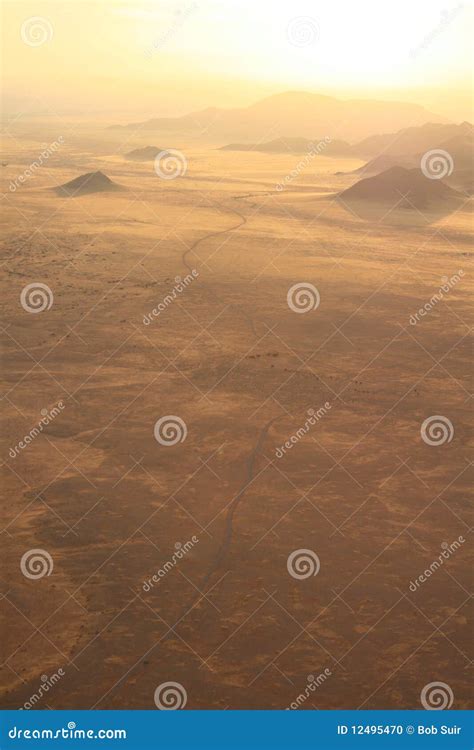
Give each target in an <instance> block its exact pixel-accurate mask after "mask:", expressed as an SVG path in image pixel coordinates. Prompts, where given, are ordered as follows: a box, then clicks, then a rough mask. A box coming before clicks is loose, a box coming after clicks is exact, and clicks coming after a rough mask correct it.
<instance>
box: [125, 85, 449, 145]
mask: <svg viewBox="0 0 474 750" xmlns="http://www.w3.org/2000/svg"><path fill="white" fill-rule="evenodd" d="M443 121H444V118H441V117H438V116H437V115H435V114H433V113H432V112H429V111H427V110H426V109H425V108H424V107H422V106H421V105H419V104H411V103H406V102H391V101H375V100H369V99H349V100H342V99H336V98H334V97H331V96H322V95H320V94H312V93H307V92H301V91H288V92H285V93H282V94H275V95H273V96H269V97H267V98H265V99H262V100H260V101H258V102H256V103H255V104H251V105H250V106H248V107H238V108H233V109H221V108H218V107H209V108H207V109H203V110H201V111H198V112H192V113H190V114H188V115H184V116H182V117H157V118H153V119H150V120H146V121H145V122H135V123H130V124H128V125H112V126H111V127H112V128H121V129H125V130H135V129H137V128H140V130H141V131H142V132H143V131H152V132H156V133H173V134H174V135H180V136H193V137H194V136H203V135H204V136H206V137H207V138H208V139H214V140H222V139H224V138H228V139H231V138H239V139H240V138H244V139H245V140H251V139H252V140H254V141H259V140H271V138H272V137H273V138H279V137H289V138H314V134H315V133H317V134H318V135H320V136H321V137H322V138H324V137H325V136H329V137H331V138H332V139H342V140H349V141H355V140H360V139H362V138H367V137H368V136H371V135H372V134H373V133H387V132H390V131H393V130H398V129H400V128H407V127H409V126H412V125H421V124H423V123H425V122H432V123H439V122H443ZM382 137H383V136H382Z"/></svg>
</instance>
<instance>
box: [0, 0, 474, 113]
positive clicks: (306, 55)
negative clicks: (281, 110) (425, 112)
mask: <svg viewBox="0 0 474 750" xmlns="http://www.w3.org/2000/svg"><path fill="white" fill-rule="evenodd" d="M2 33H3V71H4V78H5V79H6V80H5V84H4V89H5V91H6V93H5V98H4V105H5V108H6V109H7V111H22V110H29V111H39V110H41V109H48V108H51V109H55V110H56V111H69V112H74V111H78V112H83V113H85V114H87V113H90V114H91V116H93V115H94V114H95V112H96V111H101V112H105V113H107V112H108V113H111V114H112V113H114V114H115V113H118V112H123V113H125V114H126V113H136V114H139V115H142V114H144V113H146V114H147V115H166V114H184V113H186V112H188V111H191V110H193V109H199V108H203V107H206V106H240V105H245V104H249V103H251V102H253V101H255V100H257V99H258V98H260V97H262V96H265V95H268V94H270V93H276V92H280V91H285V90H289V89H291V90H307V91H314V92H318V93H325V94H332V95H335V96H342V97H344V98H348V97H367V98H381V99H394V98H396V99H400V100H406V101H417V102H419V103H422V104H424V105H425V106H427V107H428V108H429V109H431V110H432V111H435V112H437V113H439V114H442V115H444V116H448V117H452V118H453V119H470V118H471V109H470V88H471V71H470V65H471V58H470V39H471V38H472V6H471V5H470V3H469V2H460V1H458V0H357V2H355V1H354V0H326V2H316V1H315V0H310V1H308V0H304V1H303V2H301V1H300V0H220V1H218V0H129V1H127V0H92V1H89V0H34V1H30V0H4V2H3V32H2ZM40 42H41V43H40ZM126 119H127V118H126Z"/></svg>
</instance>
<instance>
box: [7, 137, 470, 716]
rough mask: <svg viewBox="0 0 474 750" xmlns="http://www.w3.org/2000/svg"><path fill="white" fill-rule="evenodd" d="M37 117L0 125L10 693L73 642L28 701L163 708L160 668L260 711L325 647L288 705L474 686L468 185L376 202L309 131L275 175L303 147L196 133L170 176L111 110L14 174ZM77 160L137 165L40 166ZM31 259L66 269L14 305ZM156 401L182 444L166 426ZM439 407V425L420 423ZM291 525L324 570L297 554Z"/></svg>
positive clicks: (195, 698) (404, 697) (389, 702)
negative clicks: (96, 131)
mask: <svg viewBox="0 0 474 750" xmlns="http://www.w3.org/2000/svg"><path fill="white" fill-rule="evenodd" d="M31 138H32V136H31V134H30V135H29V136H28V134H27V133H25V132H22V133H21V135H19V136H18V137H17V138H12V137H11V138H8V139H7V143H6V144H5V161H6V162H8V165H7V166H5V167H3V168H2V172H1V174H2V192H3V193H4V198H3V204H4V209H5V210H4V212H3V214H2V215H3V219H2V222H3V227H2V229H3V233H2V234H3V243H2V264H3V271H4V274H5V284H4V291H3V297H2V313H3V327H4V330H3V420H4V421H3V431H2V432H3V436H4V440H3V448H2V459H3V463H4V466H3V474H4V479H3V487H4V493H5V494H4V500H3V503H2V510H1V516H2V529H3V530H4V532H3V534H2V559H3V562H4V564H5V566H4V575H3V583H2V593H3V594H4V597H3V599H2V602H1V604H2V609H3V612H4V616H5V618H6V621H7V624H8V627H7V624H5V625H3V626H2V633H4V634H6V637H5V638H4V639H3V640H2V663H3V666H2V669H1V672H0V674H1V682H2V693H3V698H2V705H3V706H4V707H9V708H10V707H11V708H15V707H20V706H22V705H23V704H24V703H25V701H28V700H29V698H30V697H31V696H32V695H33V694H34V693H36V692H38V689H39V686H40V685H41V683H42V680H43V681H44V679H43V678H44V677H45V676H51V675H53V674H54V673H57V671H58V669H62V670H63V671H64V676H62V677H61V679H60V680H59V681H58V682H57V683H56V684H55V686H54V687H53V688H51V689H50V690H49V691H48V693H47V694H45V695H43V697H42V698H41V699H40V702H39V703H38V704H37V706H36V707H40V708H47V707H52V708H90V707H92V706H94V707H98V708H150V709H151V708H154V707H155V703H154V691H155V689H156V687H157V686H158V685H160V684H161V683H163V682H167V681H175V682H178V683H180V684H181V685H182V686H183V687H184V689H185V690H186V693H187V707H188V708H222V709H224V708H227V707H228V708H272V709H276V708H285V707H287V706H288V705H290V704H291V703H292V702H293V701H295V700H296V698H297V696H298V695H299V694H301V693H304V691H305V688H306V687H307V685H308V676H310V675H314V676H317V675H319V674H320V673H322V672H324V670H325V669H326V670H327V671H328V672H329V673H330V674H329V676H327V679H325V681H324V682H323V683H322V684H321V685H320V686H319V687H318V688H317V689H316V690H314V691H309V697H307V699H305V701H304V702H303V703H302V705H301V708H302V709H311V708H326V709H327V708H357V707H361V708H419V707H420V693H421V690H422V688H423V687H424V686H425V685H427V684H428V683H431V682H434V681H442V682H444V683H446V684H447V685H449V687H450V689H451V690H452V693H453V695H454V703H453V707H454V708H465V707H467V706H468V702H469V687H468V686H469V682H470V678H472V666H471V658H472V657H471V654H470V648H471V644H470V638H469V632H470V628H469V584H470V574H469V562H468V557H469V552H468V549H469V547H470V544H469V542H470V537H469V526H470V519H469V509H468V488H469V485H470V481H472V477H470V476H469V474H470V471H469V446H468V422H469V414H470V409H469V405H470V402H469V394H470V390H471V389H470V377H469V376H470V367H469V326H468V321H469V312H470V310H469V287H470V281H471V270H470V255H471V242H470V228H471V220H470V214H469V212H468V208H469V206H468V205H464V204H463V205H462V206H460V207H458V208H457V209H456V211H455V212H453V213H450V214H448V215H444V216H442V215H441V214H440V213H438V214H437V215H436V214H424V215H421V214H419V213H418V212H416V211H407V210H403V211H401V210H398V209H396V208H395V209H393V210H390V208H391V207H388V211H387V212H384V214H385V215H384V214H382V216H380V213H379V214H378V216H377V219H374V220H371V219H370V216H367V212H366V211H364V214H365V215H359V214H358V212H357V211H355V212H354V211H353V210H352V209H351V208H349V207H348V208H346V207H344V206H343V205H341V204H340V203H339V202H338V201H337V200H336V199H335V196H336V194H337V192H338V191H339V190H341V189H343V188H344V187H348V186H349V185H350V184H352V183H353V182H354V179H355V178H354V176H350V175H346V176H344V175H339V176H335V174H334V173H335V172H336V171H348V170H350V169H353V168H355V167H357V166H359V165H360V163H361V162H358V161H355V160H341V159H329V158H326V157H324V156H318V157H317V158H316V159H315V160H314V161H313V162H312V163H311V164H310V165H309V166H308V167H307V168H306V170H305V171H304V173H303V174H301V175H300V176H299V177H298V178H297V179H296V180H293V181H290V182H289V184H288V186H287V188H286V189H285V190H283V191H278V190H277V189H276V185H277V183H279V182H281V181H282V180H283V179H284V177H285V175H287V174H289V173H290V172H291V170H292V169H294V167H295V161H297V158H296V157H295V156H283V155H282V156H274V155H272V156H270V155H266V154H253V153H231V152H220V151H217V150H214V149H211V148H206V149H204V148H202V147H199V146H197V145H196V144H181V143H180V144H176V145H177V147H179V148H180V149H182V150H183V152H184V153H185V154H186V157H187V160H188V171H187V174H186V176H184V177H179V178H177V179H174V180H168V181H167V180H163V179H160V178H159V177H158V176H157V175H156V174H155V172H154V170H153V164H152V163H134V162H127V161H125V160H124V159H123V158H122V157H120V156H118V155H117V154H116V153H115V152H116V151H117V147H116V144H112V145H110V143H109V145H108V148H107V149H106V148H105V147H104V143H106V142H107V134H106V132H105V131H101V132H100V135H97V137H96V139H95V140H94V141H92V140H91V136H90V135H88V136H87V137H84V140H83V141H80V139H79V140H78V139H77V138H76V140H75V141H74V142H72V143H71V142H70V141H68V138H67V137H66V144H65V146H64V147H63V148H62V149H61V150H60V151H59V152H58V153H57V154H56V155H55V156H54V158H53V157H52V158H51V161H50V162H48V163H47V164H46V165H45V166H44V167H42V168H41V169H40V170H38V171H37V172H36V174H35V176H34V177H33V178H31V179H29V180H27V181H26V183H25V184H24V185H21V187H19V188H18V189H17V190H16V191H15V192H12V191H11V190H10V189H9V184H10V181H11V180H14V179H15V177H16V176H17V175H18V174H19V173H21V172H22V171H23V169H25V167H26V166H27V165H28V164H29V163H30V162H31V160H32V159H33V158H34V157H35V154H37V153H38V149H39V148H40V144H41V143H42V142H44V140H45V136H44V134H43V133H41V134H40V135H39V136H37V139H36V140H31ZM38 138H40V139H41V140H40V141H39V140H38ZM154 140H156V141H159V138H156V139H153V142H154ZM140 145H146V142H143V143H135V142H133V143H129V144H123V146H122V150H123V151H127V150H130V149H131V148H132V147H137V146H140ZM157 145H165V146H167V147H169V146H170V145H171V144H169V143H165V144H161V143H157ZM95 170H102V171H103V172H104V173H105V174H107V175H108V176H109V177H110V178H111V179H113V180H114V181H115V182H117V183H119V184H120V185H123V186H124V187H126V188H127V191H126V192H120V193H110V194H108V193H103V194H97V195H89V196H83V197H77V198H60V197H58V196H57V195H55V194H54V193H53V192H52V191H51V190H50V188H51V187H54V186H56V185H59V184H62V183H65V182H67V181H68V180H70V179H73V178H74V177H77V176H78V175H79V174H81V173H84V172H89V171H95ZM369 213H370V211H369ZM191 269H196V271H197V273H198V275H197V277H196V278H195V279H194V280H193V281H192V282H191V283H189V285H187V286H186V288H184V290H183V291H182V292H178V294H177V295H176V299H175V300H173V301H172V303H171V304H168V305H166V306H165V309H164V310H163V311H162V312H161V314H160V315H159V316H157V317H156V316H155V317H153V319H152V322H151V323H149V324H148V325H145V324H144V322H143V318H144V316H145V315H147V314H149V313H150V312H151V311H152V310H153V308H156V307H157V305H158V304H159V303H160V302H162V301H163V300H164V299H165V297H166V296H167V295H168V294H170V293H171V292H172V290H173V287H174V286H175V284H176V281H175V279H176V277H180V278H181V279H183V278H184V277H185V276H186V275H187V274H189V273H190V270H191ZM459 270H463V271H464V274H465V275H464V276H463V277H462V279H461V281H460V282H459V283H457V284H456V285H455V287H454V288H453V289H451V290H450V291H449V293H448V294H445V295H444V298H443V299H442V300H441V301H439V302H438V303H437V304H435V305H434V306H433V309H432V310H431V311H430V313H429V314H428V315H427V316H426V317H424V318H423V319H422V320H421V322H419V323H418V324H417V325H410V322H409V320H410V316H411V315H412V314H414V313H416V311H417V310H418V309H419V308H420V307H422V305H424V304H425V303H426V302H428V301H429V300H430V298H431V297H432V296H433V294H434V293H435V292H437V291H438V290H439V288H440V286H441V284H442V283H443V282H442V279H443V278H444V277H446V276H447V277H451V276H452V275H453V274H454V273H458V271H459ZM33 282H41V283H43V284H46V285H48V287H50V289H51V290H52V292H53V293H54V302H53V304H52V306H51V308H50V309H48V310H45V311H43V312H41V313H38V314H31V313H29V312H27V311H25V310H24V309H23V307H22V305H21V303H20V294H21V292H22V289H23V288H24V287H25V286H26V285H27V284H30V283H33ZM300 282H310V283H311V284H313V285H314V286H316V287H317V289H318V291H319V294H320V304H319V307H317V309H314V310H312V311H310V312H307V313H305V314H298V313H295V312H294V311H292V309H290V307H289V305H288V303H287V293H288V290H289V288H290V287H292V286H293V285H294V284H296V283H300ZM60 401H61V402H62V403H63V405H64V408H63V410H62V411H61V413H60V414H59V415H58V416H56V417H55V418H54V420H52V421H51V422H50V424H49V425H48V426H47V427H45V429H44V430H43V431H42V433H41V434H39V435H38V436H36V437H35V438H34V439H33V440H32V442H31V443H30V444H29V445H27V446H26V447H25V448H24V449H20V450H19V451H18V452H17V453H16V455H15V456H14V457H13V458H12V456H11V453H10V451H11V449H12V447H14V446H16V445H18V443H19V441H20V440H22V439H23V438H24V436H25V435H27V434H28V433H30V431H31V430H32V428H34V427H35V425H37V424H38V422H39V420H40V419H41V410H42V409H48V410H51V409H52V408H53V407H54V406H55V405H57V404H58V402H60ZM325 403H328V404H329V406H330V408H327V409H326V413H325V414H324V416H322V417H321V419H320V420H319V421H318V422H317V423H316V424H315V425H314V426H312V427H311V428H310V429H309V430H308V432H307V433H306V434H305V435H304V436H303V437H301V438H300V439H297V440H296V441H295V442H294V444H292V447H291V448H290V449H287V450H286V452H285V453H284V455H283V456H282V457H279V458H278V457H277V455H276V450H277V448H278V447H279V446H281V445H283V444H284V443H285V441H287V440H289V439H290V437H291V436H292V435H295V433H296V431H297V430H298V429H299V428H300V427H302V426H303V425H304V424H305V420H306V419H307V418H308V410H310V409H314V410H315V411H317V410H318V409H320V408H321V407H322V406H323V405H324V404H325ZM165 415H175V416H178V417H179V418H180V419H182V420H183V421H184V423H185V424H186V428H187V436H186V439H185V440H184V441H183V442H180V443H177V444H176V445H173V446H164V445H161V444H160V443H159V442H157V440H156V439H155V437H154V426H155V423H156V421H157V420H158V419H159V418H160V417H162V416H165ZM432 415H442V416H443V417H446V418H448V419H449V420H450V422H451V423H452V425H453V426H454V436H453V438H452V440H451V441H450V442H449V443H445V444H442V445H436V446H431V445H428V444H426V443H425V442H424V441H423V440H422V438H421V434H420V428H421V425H422V423H423V421H424V420H425V419H426V418H428V417H430V416H432ZM460 536H461V537H462V538H463V539H465V540H466V542H465V543H464V542H463V543H462V544H461V546H460V548H459V549H458V550H457V551H456V552H454V553H453V554H452V555H450V557H449V559H446V560H444V563H443V565H442V566H441V569H439V570H437V571H436V572H435V574H433V575H432V576H431V577H430V578H429V579H428V580H427V581H426V582H425V583H423V584H422V585H420V586H419V587H418V588H417V589H416V591H412V590H410V581H414V580H415V579H416V578H417V577H418V576H419V575H420V574H422V573H423V571H424V570H425V569H426V568H427V567H429V565H430V564H431V563H432V561H433V560H437V559H438V556H439V555H440V553H441V552H442V551H443V547H442V545H443V543H448V544H451V543H452V542H453V541H454V540H456V539H458V537H460ZM193 537H196V538H197V539H198V542H196V543H195V544H193V546H192V549H190V550H189V551H188V552H186V554H183V555H182V559H180V560H178V561H177V563H176V565H173V566H172V568H171V569H170V570H169V571H168V572H167V573H166V575H165V576H164V577H163V578H162V579H161V580H160V582H159V583H155V584H154V585H153V586H152V587H151V588H150V590H149V591H145V590H144V589H143V583H144V582H145V581H146V580H148V579H150V578H151V577H152V576H153V574H156V573H157V571H158V570H159V569H160V568H162V567H163V565H164V564H165V563H166V561H168V560H171V559H172V556H173V553H175V552H176V549H177V547H176V545H177V544H181V545H185V544H186V543H187V542H188V541H189V540H191V539H192V538H193ZM35 548H39V549H41V550H46V551H47V552H48V553H49V554H50V555H51V558H52V560H53V562H54V568H53V570H52V572H51V575H49V576H44V577H42V578H40V579H31V578H28V577H26V576H25V575H23V574H22V571H21V569H20V560H21V558H22V556H23V555H24V553H25V552H27V551H28V550H31V549H35ZM300 549H309V550H311V551H313V552H314V553H316V554H317V556H318V558H319V561H320V570H319V572H318V574H317V575H311V576H309V577H307V578H304V579H301V580H300V579H296V578H294V577H292V576H291V575H290V574H289V572H288V569H287V559H288V556H289V555H290V554H291V553H292V552H293V551H295V550H300ZM328 672H326V675H328Z"/></svg>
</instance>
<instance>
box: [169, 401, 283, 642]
mask: <svg viewBox="0 0 474 750" xmlns="http://www.w3.org/2000/svg"><path fill="white" fill-rule="evenodd" d="M282 416H284V415H282V414H280V415H278V416H276V417H273V418H272V419H270V420H269V421H268V422H267V423H266V424H265V425H264V426H263V427H262V429H261V430H260V433H259V436H258V438H257V441H256V443H255V445H254V447H253V449H252V450H251V452H250V454H249V456H248V458H247V473H246V476H245V479H244V480H243V482H242V484H241V486H240V489H239V490H238V492H237V494H236V495H235V497H234V499H233V500H232V501H231V503H230V505H229V506H228V508H227V514H226V518H225V529H224V535H223V538H222V541H221V543H220V545H219V548H218V550H217V553H216V555H215V556H214V559H213V560H212V562H211V564H210V566H209V568H208V570H207V572H206V574H205V575H204V577H203V579H202V581H201V583H200V585H199V586H197V588H198V589H199V590H198V592H197V593H196V594H194V595H193V597H192V599H191V600H190V602H189V603H188V604H187V605H186V606H185V607H183V610H182V611H181V612H180V614H179V617H178V618H177V620H176V623H175V625H174V626H173V627H172V628H170V631H171V632H170V633H168V635H167V637H166V638H165V640H167V638H169V637H171V635H172V632H173V630H174V628H175V627H176V625H177V624H178V623H179V622H180V620H181V619H182V618H183V617H184V616H185V615H186V614H187V613H188V612H189V611H190V610H191V609H192V608H193V607H194V605H195V604H196V601H197V600H198V599H200V598H201V597H202V595H203V594H204V593H205V590H206V587H207V585H208V584H209V582H210V580H211V578H212V576H213V575H214V573H215V572H216V571H217V570H218V569H219V566H220V565H221V564H222V562H223V561H224V559H225V556H226V554H227V552H228V551H229V548H230V544H231V541H232V534H233V522H234V515H235V512H236V510H237V507H238V505H239V503H240V501H241V500H242V498H243V496H244V495H245V492H246V490H247V488H248V486H249V485H250V483H251V481H252V479H253V478H254V475H255V462H256V460H257V457H258V454H259V452H260V450H261V448H262V445H263V443H264V441H265V438H266V437H267V434H268V430H269V429H270V427H271V426H272V424H273V423H274V422H276V420H277V419H281V418H282Z"/></svg>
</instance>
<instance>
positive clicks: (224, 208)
mask: <svg viewBox="0 0 474 750" xmlns="http://www.w3.org/2000/svg"><path fill="white" fill-rule="evenodd" d="M213 203H214V207H215V208H217V209H218V210H219V211H231V212H232V213H233V214H235V215H236V216H238V217H239V222H238V223H237V224H234V225H233V226H231V227H227V228H226V229H219V230H218V231H217V232H208V233H207V234H205V235H203V237H199V239H197V240H195V241H194V242H193V244H192V245H191V246H190V247H188V248H187V249H186V250H185V251H184V252H183V254H182V256H181V260H182V262H183V265H184V266H185V267H186V268H187V269H188V271H190V272H192V271H193V270H194V269H193V266H191V265H190V264H189V262H188V257H187V256H188V255H189V253H192V251H193V250H195V249H196V248H197V246H198V245H200V244H201V243H202V242H205V240H208V239H210V238H211V237H218V236H219V235H221V234H227V233H228V232H234V231H235V230H236V229H240V227H242V226H243V225H244V224H246V223H247V219H246V217H245V216H244V215H243V214H241V213H240V212H239V211H236V210H235V208H230V207H229V206H223V205H222V204H220V203H217V202H216V201H213ZM204 283H207V285H208V286H211V285H210V284H209V282H204ZM212 297H213V299H214V300H217V301H218V302H221V303H222V304H224V305H226V304H227V303H226V302H225V300H223V299H222V298H221V297H219V295H218V294H216V293H215V292H214V291H212ZM231 307H233V308H235V309H236V310H238V311H239V312H240V313H241V314H242V315H243V316H244V318H245V319H246V320H247V323H248V324H249V325H250V327H251V329H252V333H253V335H254V336H255V337H256V338H258V334H257V331H256V329H255V323H254V320H253V318H252V317H250V315H249V314H248V313H247V312H246V311H245V310H244V309H243V308H242V307H241V306H240V305H236V304H233V305H231Z"/></svg>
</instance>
